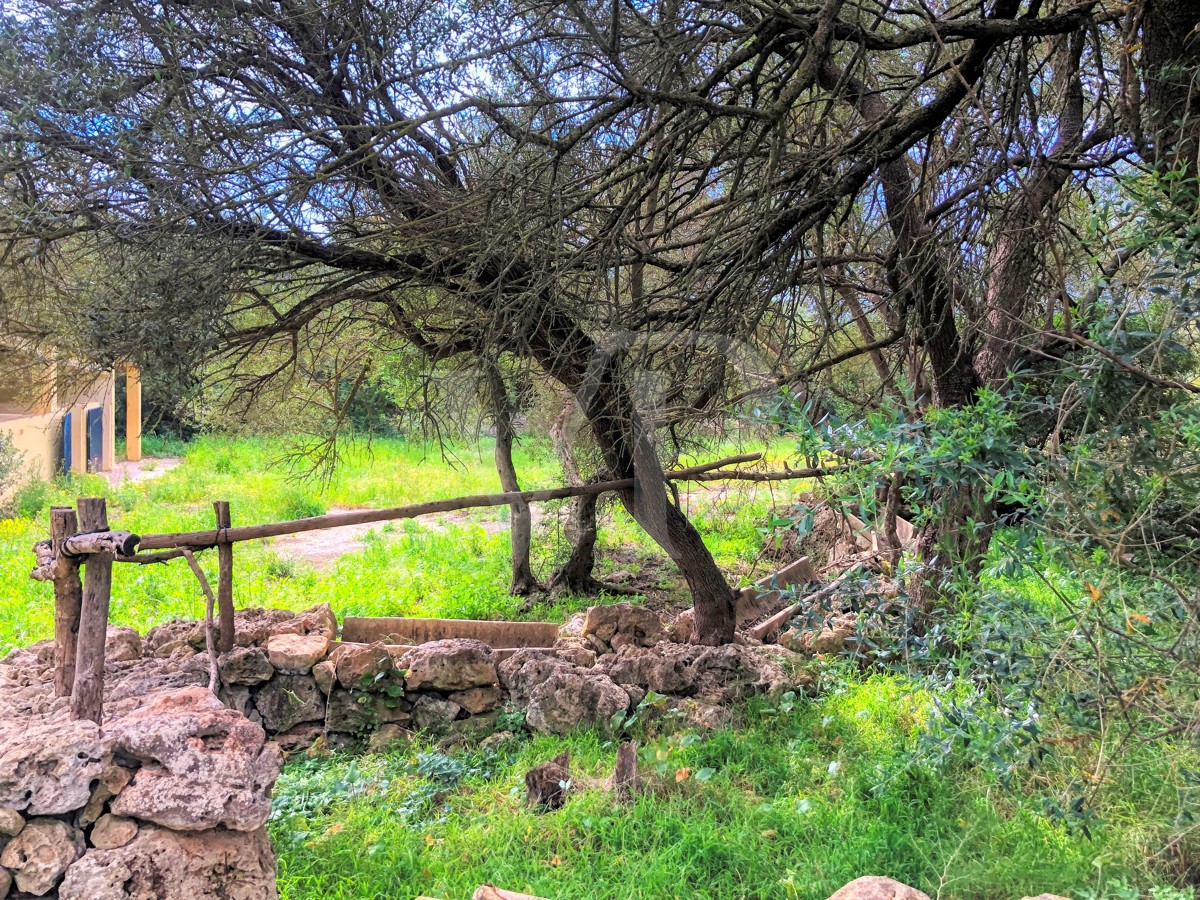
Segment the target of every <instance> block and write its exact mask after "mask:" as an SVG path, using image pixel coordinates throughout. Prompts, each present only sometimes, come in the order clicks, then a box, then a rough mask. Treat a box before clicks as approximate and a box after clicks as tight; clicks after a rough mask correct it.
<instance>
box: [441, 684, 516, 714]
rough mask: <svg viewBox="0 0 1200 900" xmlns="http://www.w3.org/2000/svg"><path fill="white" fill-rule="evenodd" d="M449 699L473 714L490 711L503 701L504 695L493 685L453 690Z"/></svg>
mask: <svg viewBox="0 0 1200 900" xmlns="http://www.w3.org/2000/svg"><path fill="white" fill-rule="evenodd" d="M450 700H451V701H452V702H454V703H457V704H458V705H459V706H461V707H462V708H463V709H465V710H466V711H467V712H469V713H470V714H471V715H473V716H477V715H480V714H481V713H487V712H491V711H492V710H493V709H496V708H497V707H498V706H500V704H501V703H503V702H504V695H503V694H502V693H501V691H500V688H498V687H496V686H495V685H488V686H487V687H474V688H468V689H467V690H465V691H455V692H454V693H452V694H451V695H450Z"/></svg>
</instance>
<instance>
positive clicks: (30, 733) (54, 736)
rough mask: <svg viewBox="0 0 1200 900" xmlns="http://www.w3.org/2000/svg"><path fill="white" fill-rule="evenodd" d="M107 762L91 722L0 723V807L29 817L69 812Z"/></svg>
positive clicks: (89, 790) (77, 805)
mask: <svg viewBox="0 0 1200 900" xmlns="http://www.w3.org/2000/svg"><path fill="white" fill-rule="evenodd" d="M111 759H112V753H111V751H110V750H109V749H108V748H107V747H106V746H105V745H104V743H103V742H102V740H101V733H100V728H99V726H97V725H96V724H95V723H93V722H86V721H73V720H70V719H65V718H61V719H53V720H49V719H32V720H30V719H26V720H24V721H20V720H9V721H5V722H0V806H7V807H11V808H12V809H16V810H23V811H24V812H25V813H26V814H27V815H34V816H40V815H51V816H54V815H62V814H63V813H68V812H73V811H74V810H76V809H79V808H80V807H81V806H83V805H84V804H85V803H87V801H88V797H90V796H91V793H92V781H93V779H96V778H99V777H100V773H101V772H102V771H103V770H104V768H105V766H106V765H108V763H109V762H110V761H111Z"/></svg>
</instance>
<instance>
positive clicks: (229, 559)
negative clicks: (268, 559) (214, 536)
mask: <svg viewBox="0 0 1200 900" xmlns="http://www.w3.org/2000/svg"><path fill="white" fill-rule="evenodd" d="M213 511H214V512H215V513H216V514H217V528H218V529H223V528H229V527H230V526H231V525H232V524H233V521H232V520H231V519H230V516H229V501H228V500H216V501H214V502H213ZM217 612H218V614H219V616H220V622H221V634H220V638H219V639H218V641H217V649H218V650H219V651H220V652H221V653H228V652H229V651H230V650H232V649H233V544H231V543H229V542H228V541H222V542H221V543H219V544H217Z"/></svg>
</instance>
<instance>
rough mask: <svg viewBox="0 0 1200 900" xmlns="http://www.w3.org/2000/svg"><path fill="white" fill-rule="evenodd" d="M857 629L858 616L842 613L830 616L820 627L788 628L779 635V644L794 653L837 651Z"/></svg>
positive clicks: (810, 653)
mask: <svg viewBox="0 0 1200 900" xmlns="http://www.w3.org/2000/svg"><path fill="white" fill-rule="evenodd" d="M857 630H858V616H857V615H856V614H855V613H842V614H839V615H835V616H831V617H830V618H829V620H828V621H826V622H824V623H822V625H821V627H820V629H814V630H808V629H804V630H797V629H795V628H789V629H788V630H787V631H785V632H784V633H783V634H781V635H780V636H779V644H780V646H782V647H786V648H787V649H788V650H791V651H793V652H795V653H806V654H809V655H812V654H814V653H837V652H838V651H840V650H841V649H842V648H843V647H844V646H845V645H846V641H848V640H849V639H850V638H852V637H854V635H855V632H856V631H857Z"/></svg>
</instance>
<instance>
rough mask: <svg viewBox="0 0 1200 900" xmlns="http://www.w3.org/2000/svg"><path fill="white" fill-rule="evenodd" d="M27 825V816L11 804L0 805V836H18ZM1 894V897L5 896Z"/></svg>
mask: <svg viewBox="0 0 1200 900" xmlns="http://www.w3.org/2000/svg"><path fill="white" fill-rule="evenodd" d="M24 827H25V817H24V816H22V815H21V814H20V813H19V812H17V811H16V810H15V809H13V808H12V807H11V806H0V837H16V836H17V835H18V834H20V833H21V829H22V828H24ZM3 896H4V895H3V894H0V897H3Z"/></svg>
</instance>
